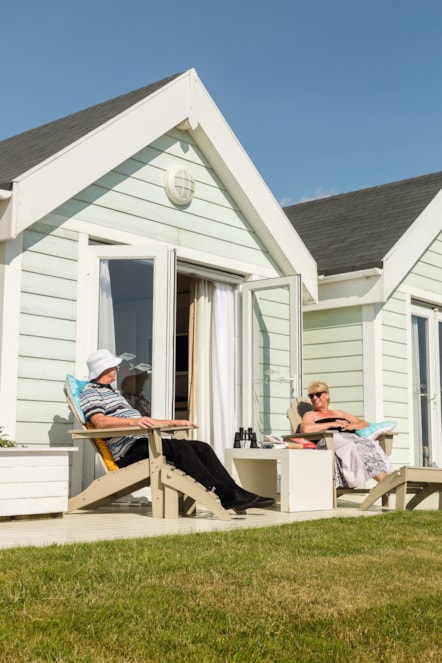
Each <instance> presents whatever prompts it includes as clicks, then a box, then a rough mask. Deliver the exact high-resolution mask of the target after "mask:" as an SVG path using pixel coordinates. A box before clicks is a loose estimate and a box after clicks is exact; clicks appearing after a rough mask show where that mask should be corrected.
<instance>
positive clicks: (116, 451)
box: [80, 382, 144, 461]
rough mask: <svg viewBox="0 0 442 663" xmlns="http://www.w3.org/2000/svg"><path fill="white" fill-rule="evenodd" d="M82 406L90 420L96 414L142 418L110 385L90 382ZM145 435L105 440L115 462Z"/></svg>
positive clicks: (81, 397)
mask: <svg viewBox="0 0 442 663" xmlns="http://www.w3.org/2000/svg"><path fill="white" fill-rule="evenodd" d="M80 406H81V409H82V411H83V414H84V416H85V417H86V419H88V420H90V418H91V417H93V416H94V414H105V415H106V416H110V417H132V418H136V417H141V414H140V413H139V412H138V410H134V409H133V408H132V407H131V406H130V405H129V403H128V402H127V401H126V400H125V399H124V398H123V396H122V395H121V394H120V392H119V391H118V389H113V388H112V387H111V386H110V385H108V384H99V383H98V382H88V384H87V385H86V386H85V388H84V389H83V391H82V392H81V396H80ZM142 437H144V435H131V436H125V437H120V438H117V439H108V440H105V442H106V444H107V446H108V448H109V451H110V452H111V454H112V457H113V459H114V460H115V461H118V460H120V458H121V457H122V456H124V454H125V453H126V452H127V451H128V449H130V447H131V446H132V445H133V443H134V442H135V441H136V440H139V439H140V438H142Z"/></svg>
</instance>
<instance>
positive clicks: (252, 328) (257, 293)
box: [241, 275, 302, 440]
mask: <svg viewBox="0 0 442 663" xmlns="http://www.w3.org/2000/svg"><path fill="white" fill-rule="evenodd" d="M301 316H302V311H301V277H300V276H299V275H293V276H287V277H281V278H275V279H265V280H261V281H253V282H251V283H246V284H244V285H243V286H242V375H243V384H242V394H241V402H242V417H241V425H243V426H244V427H249V426H251V427H252V428H253V429H254V430H255V432H256V433H257V436H258V440H259V439H261V440H262V438H263V436H264V435H267V434H269V433H273V434H275V435H284V434H287V432H288V430H289V425H288V421H287V408H288V407H289V404H290V400H291V399H292V398H293V396H294V395H299V394H300V393H301V389H302V383H301V357H302V355H301V353H302V338H301V330H302V323H301V320H302V318H301Z"/></svg>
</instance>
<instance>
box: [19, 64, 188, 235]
mask: <svg viewBox="0 0 442 663" xmlns="http://www.w3.org/2000/svg"><path fill="white" fill-rule="evenodd" d="M188 115H189V72H187V73H185V74H183V75H182V76H179V77H178V78H176V79H174V80H173V81H171V82H170V83H169V84H168V85H166V86H164V87H163V88H160V89H159V90H158V91H156V92H154V93H153V94H151V95H149V96H148V97H146V98H145V99H143V100H141V101H139V102H138V103H136V104H134V105H133V106H131V107H129V108H128V109H126V110H125V111H123V112H122V113H120V114H119V115H117V116H116V117H114V118H112V120H109V121H108V122H107V123H105V124H103V125H101V126H100V127H98V128H97V129H95V130H94V131H92V132H90V133H89V134H87V135H86V136H83V137H82V138H81V139H80V140H78V141H76V142H75V143H73V144H72V145H69V146H68V147H67V148H65V149H64V150H61V151H60V152H58V153H57V154H55V155H53V156H52V157H50V158H49V159H47V160H46V161H44V162H42V163H41V164H38V166H35V167H34V168H32V169H31V170H29V171H28V172H26V173H25V174H23V175H21V176H20V177H18V178H17V180H16V181H15V182H14V197H16V205H17V215H16V223H15V224H14V225H15V228H13V229H11V230H12V232H13V235H14V236H17V235H18V234H19V233H20V232H22V231H23V230H24V229H25V228H27V227H29V225H31V224H32V223H34V222H35V221H38V220H39V219H41V218H42V217H44V216H45V215H46V214H48V213H49V212H51V211H52V210H53V209H55V208H56V207H58V206H59V205H61V204H62V203H63V202H65V201H66V200H69V198H71V197H72V196H74V195H75V194H76V193H78V192H79V191H81V190H82V189H84V188H86V187H87V186H88V185H89V184H91V182H94V181H96V180H97V179H99V178H100V177H101V176H103V175H104V174H105V173H107V172H109V170H111V169H112V168H114V167H115V166H117V165H118V164H119V163H122V162H123V161H125V160H126V159H128V158H130V157H131V156H132V155H133V154H136V153H137V152H139V151H140V150H141V149H142V148H143V147H145V146H146V145H149V144H150V143H152V142H153V141H154V140H156V139H157V138H158V137H159V136H162V135H163V134H164V133H166V132H167V131H169V130H170V129H171V128H172V127H174V126H176V125H177V124H179V123H180V122H183V121H184V120H185V119H186V118H187V117H188Z"/></svg>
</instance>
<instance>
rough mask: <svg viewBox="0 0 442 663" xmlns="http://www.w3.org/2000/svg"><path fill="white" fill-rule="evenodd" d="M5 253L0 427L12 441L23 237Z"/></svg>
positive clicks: (0, 281)
mask: <svg viewBox="0 0 442 663" xmlns="http://www.w3.org/2000/svg"><path fill="white" fill-rule="evenodd" d="M2 249H3V250H4V264H3V265H1V267H0V270H2V271H3V279H0V288H2V292H1V294H0V302H2V314H1V316H0V325H1V328H0V339H1V347H2V348H3V352H2V353H1V357H0V412H1V420H0V425H1V426H3V427H4V429H5V432H6V433H7V434H8V436H9V437H10V438H11V439H14V438H15V436H16V430H17V385H18V363H19V346H20V306H21V273H22V263H23V237H22V236H20V237H18V238H17V239H14V240H9V241H8V242H6V243H5V244H4V245H3V247H2Z"/></svg>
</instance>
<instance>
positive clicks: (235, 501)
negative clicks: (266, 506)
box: [221, 489, 259, 511]
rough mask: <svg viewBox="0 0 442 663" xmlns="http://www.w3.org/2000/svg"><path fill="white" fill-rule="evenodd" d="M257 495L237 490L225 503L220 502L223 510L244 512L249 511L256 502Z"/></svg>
mask: <svg viewBox="0 0 442 663" xmlns="http://www.w3.org/2000/svg"><path fill="white" fill-rule="evenodd" d="M258 500H259V497H258V495H254V494H253V493H247V492H246V491H245V490H241V489H237V490H235V495H234V497H233V498H232V499H231V500H229V501H226V502H221V504H222V505H223V507H224V508H225V509H235V511H236V510H238V511H245V510H246V509H251V508H252V507H254V506H255V505H256V503H257V502H258Z"/></svg>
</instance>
